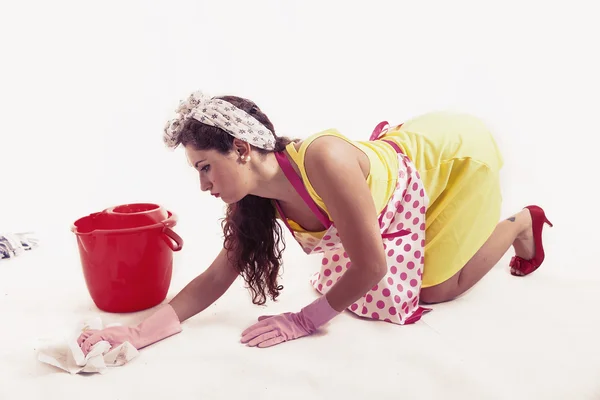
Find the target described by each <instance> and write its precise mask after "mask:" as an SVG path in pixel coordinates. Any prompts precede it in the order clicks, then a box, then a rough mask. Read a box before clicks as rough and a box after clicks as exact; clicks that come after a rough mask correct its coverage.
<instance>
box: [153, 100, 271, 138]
mask: <svg viewBox="0 0 600 400" xmlns="http://www.w3.org/2000/svg"><path fill="white" fill-rule="evenodd" d="M176 113H177V116H176V117H175V118H174V119H172V120H170V121H168V122H167V125H166V126H165V129H164V135H163V141H164V142H165V144H166V145H167V146H169V147H174V146H175V145H176V144H177V143H178V139H179V135H180V133H181V129H182V128H183V126H184V125H185V123H186V121H187V120H188V119H189V118H194V119H195V120H197V121H199V122H201V123H203V124H207V125H212V126H215V127H217V128H221V129H223V130H224V131H225V132H227V133H229V134H230V135H231V136H233V137H235V138H238V139H240V140H243V141H245V142H247V143H250V144H251V145H253V146H256V147H260V148H263V149H265V150H274V149H275V135H273V132H271V131H270V130H269V129H268V128H267V127H266V126H264V125H263V124H261V123H260V122H259V121H258V120H256V119H255V118H254V117H253V116H252V115H250V114H248V113H246V112H245V111H243V110H240V109H239V108H237V107H235V106H234V105H233V104H231V103H229V102H227V101H225V100H221V99H216V98H211V97H209V96H207V95H205V94H204V93H202V92H200V91H197V92H194V93H192V94H191V95H190V96H189V97H188V98H187V100H185V101H182V102H181V103H180V104H179V108H177V110H176Z"/></svg>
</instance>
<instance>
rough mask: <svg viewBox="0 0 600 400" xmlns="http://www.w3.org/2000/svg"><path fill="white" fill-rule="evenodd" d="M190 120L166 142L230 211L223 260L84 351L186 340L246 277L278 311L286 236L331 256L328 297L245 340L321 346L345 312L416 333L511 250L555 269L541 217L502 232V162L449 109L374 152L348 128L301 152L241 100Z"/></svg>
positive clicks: (182, 120)
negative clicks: (186, 326) (308, 340)
mask: <svg viewBox="0 0 600 400" xmlns="http://www.w3.org/2000/svg"><path fill="white" fill-rule="evenodd" d="M177 113H178V114H177V117H176V118H175V119H173V120H171V121H169V123H168V124H167V127H166V128H165V137H164V140H165V143H166V144H167V145H168V146H170V147H173V148H174V147H177V146H178V145H180V144H181V145H183V147H184V148H185V152H186V155H187V158H188V160H189V162H190V164H191V165H192V166H193V167H194V168H195V169H196V170H197V171H198V174H199V177H200V184H201V189H202V190H203V191H208V192H210V193H211V194H212V195H214V196H217V197H219V198H221V199H223V201H224V202H225V203H227V205H228V206H227V215H226V219H225V224H224V234H225V241H224V246H223V249H222V250H221V251H220V253H219V254H218V255H217V257H216V259H215V260H214V262H213V263H212V264H211V265H210V267H209V268H208V269H206V271H204V272H203V273H202V274H200V275H199V276H198V277H197V278H195V279H194V280H192V282H190V283H189V284H188V285H187V286H186V287H185V288H184V289H183V290H182V291H181V292H180V293H179V294H178V295H177V296H175V298H173V300H171V302H170V303H169V304H166V305H163V306H160V307H159V308H158V309H157V311H156V312H155V313H154V314H152V315H151V316H150V317H149V318H147V319H146V320H144V321H142V322H140V324H139V325H137V326H132V327H110V328H106V329H103V330H100V331H93V330H90V331H85V332H83V333H82V334H81V336H80V337H79V340H78V341H79V344H80V346H81V347H82V349H83V351H84V353H87V352H89V350H90V348H91V346H93V345H94V344H95V343H97V342H98V341H101V340H106V341H108V342H110V343H111V344H112V345H113V346H114V345H118V344H120V343H122V342H125V341H129V342H130V343H132V344H133V345H134V346H135V347H136V348H138V349H140V348H142V347H145V346H147V345H149V344H152V343H155V342H157V341H159V340H162V339H164V338H167V337H169V336H171V335H173V334H176V333H178V332H181V330H182V328H181V323H182V322H183V321H185V320H186V319H188V318H190V317H192V316H194V315H196V314H198V313H199V312H201V311H203V310H204V309H206V308H207V307H208V306H210V305H211V304H212V303H213V302H214V301H216V300H217V299H218V298H219V297H220V296H222V295H223V294H224V293H225V292H226V290H227V289H228V288H229V287H230V286H231V284H232V283H233V282H234V280H235V279H236V278H237V277H238V276H242V277H243V279H244V280H245V282H246V283H247V285H248V287H249V289H250V291H251V293H252V299H253V302H254V303H255V304H264V303H265V302H266V299H267V297H270V298H271V299H273V300H275V299H276V298H277V297H278V296H279V294H280V293H279V292H280V290H281V287H280V286H279V285H278V284H277V278H278V274H279V269H280V265H281V255H282V247H281V244H282V243H281V239H282V235H283V232H282V225H283V226H285V227H287V229H289V230H290V231H291V233H292V234H293V236H294V237H295V238H296V240H297V241H298V243H299V244H300V245H301V246H302V248H303V249H304V251H305V252H306V253H307V254H313V253H322V254H323V259H322V267H321V269H320V271H318V272H316V273H315V274H314V276H313V277H312V278H311V283H312V285H313V286H314V287H315V289H316V290H317V291H318V292H319V293H321V294H322V296H320V297H319V298H318V299H317V300H315V301H314V302H312V303H311V304H308V305H306V306H305V307H303V308H302V309H301V310H299V311H297V312H287V313H283V314H280V315H275V316H270V317H261V318H259V321H258V322H257V323H255V324H254V325H252V326H250V327H248V328H247V329H246V330H244V331H243V332H242V333H241V341H242V342H243V343H247V344H248V345H250V346H258V347H269V346H272V345H275V344H278V343H282V342H284V341H288V340H292V339H297V338H300V337H303V336H307V335H310V334H312V333H314V332H315V331H316V330H317V329H318V328H319V327H320V326H322V325H323V324H325V323H327V322H328V321H330V320H331V319H333V318H335V316H336V315H338V314H339V313H340V312H342V311H344V310H348V311H350V312H352V313H355V314H356V315H358V316H360V317H364V318H369V319H375V320H382V321H386V322H391V323H395V324H399V325H404V324H411V323H414V322H416V321H418V320H419V319H420V318H421V316H422V314H423V313H424V312H427V311H428V310H429V308H426V307H423V304H424V303H438V302H444V301H449V300H452V299H454V298H456V297H457V296H459V295H461V294H462V293H464V292H465V291H466V290H468V289H469V288H471V287H472V286H473V285H474V284H475V283H477V282H478V281H479V280H480V279H481V278H482V277H483V276H484V275H485V274H486V273H487V272H488V271H489V270H490V269H491V268H492V267H493V266H494V265H495V264H496V263H497V262H498V260H500V258H501V257H502V256H503V255H504V254H505V253H506V251H507V250H508V249H509V248H510V247H511V246H512V247H513V248H514V250H515V256H514V257H513V258H512V259H511V262H510V266H511V273H512V274H513V275H515V276H524V275H527V274H529V273H531V272H533V271H534V270H536V269H537V268H538V267H539V266H540V264H541V263H542V261H543V260H544V249H543V246H542V241H541V232H542V227H543V225H544V223H549V221H548V220H547V219H546V217H545V214H544V212H543V210H542V209H541V208H539V207H537V206H528V207H526V208H524V209H523V210H521V211H519V212H517V213H516V214H514V215H513V216H511V217H510V218H508V219H506V220H503V221H501V222H499V223H498V221H499V219H500V206H501V193H500V182H499V171H500V168H501V166H502V156H501V155H500V153H499V150H498V148H497V146H496V143H495V141H494V139H493V137H492V135H491V134H490V132H489V131H488V130H487V129H486V127H485V126H484V124H483V123H481V122H480V121H479V120H478V119H476V118H474V117H472V116H468V115H461V114H451V113H443V112H438V113H429V114H426V115H422V116H419V117H417V118H414V119H412V120H410V121H407V122H406V123H404V124H401V125H397V126H395V127H389V126H388V125H387V123H382V124H380V125H378V126H377V127H376V128H375V130H374V132H373V133H372V135H371V137H370V138H369V140H364V141H354V140H350V139H348V138H346V137H345V136H344V135H342V134H340V133H339V132H337V131H335V130H326V131H323V132H320V133H317V134H314V135H312V136H310V137H309V138H307V139H306V140H303V141H300V140H295V141H292V140H289V139H287V138H285V137H278V136H277V135H276V134H275V130H274V128H273V124H272V123H271V122H270V120H269V119H268V117H267V116H266V115H265V114H264V113H263V112H262V111H261V110H260V109H259V108H258V107H257V106H256V104H254V103H253V102H251V101H249V100H246V99H242V98H239V97H235V96H224V97H215V98H209V97H206V96H204V95H203V94H202V93H200V92H196V93H193V94H192V95H191V96H190V97H189V98H188V99H187V100H186V101H184V102H182V103H181V104H180V107H179V109H178V110H177ZM277 219H280V220H281V221H282V224H280V223H279V222H278V221H277Z"/></svg>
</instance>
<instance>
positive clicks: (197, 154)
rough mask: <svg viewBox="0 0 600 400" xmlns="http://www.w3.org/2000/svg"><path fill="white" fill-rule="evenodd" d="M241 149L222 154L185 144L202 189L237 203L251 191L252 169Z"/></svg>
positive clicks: (226, 200) (226, 201)
mask: <svg viewBox="0 0 600 400" xmlns="http://www.w3.org/2000/svg"><path fill="white" fill-rule="evenodd" d="M239 151H240V149H235V148H234V150H233V151H231V152H230V153H229V154H222V153H219V152H218V151H216V150H198V149H196V148H194V147H193V146H191V145H188V146H185V153H186V156H187V158H188V161H189V163H190V164H191V166H192V167H193V168H194V169H196V170H197V171H198V174H199V176H200V189H201V190H202V191H207V192H210V194H211V195H213V196H215V197H217V198H220V199H222V200H223V201H224V202H225V203H227V204H232V203H236V202H238V201H239V200H241V199H242V198H244V197H245V196H246V195H247V194H248V193H249V188H250V169H249V168H248V167H247V166H246V163H244V162H243V161H242V156H241V155H240V152H239ZM242 152H243V149H242Z"/></svg>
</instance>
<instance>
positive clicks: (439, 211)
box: [286, 112, 503, 287]
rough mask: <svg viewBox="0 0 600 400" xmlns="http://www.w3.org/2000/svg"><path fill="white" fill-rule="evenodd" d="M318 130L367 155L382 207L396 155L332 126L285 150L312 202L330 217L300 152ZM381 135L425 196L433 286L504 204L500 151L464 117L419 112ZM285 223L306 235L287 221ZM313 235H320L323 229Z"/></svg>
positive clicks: (478, 242) (476, 243)
mask: <svg viewBox="0 0 600 400" xmlns="http://www.w3.org/2000/svg"><path fill="white" fill-rule="evenodd" d="M324 135H332V136H337V137H339V138H341V139H343V140H346V141H348V142H349V143H351V144H353V145H354V146H356V147H357V148H359V149H360V150H362V151H363V152H364V153H365V154H366V155H367V156H368V157H369V161H370V164H371V169H370V173H369V176H368V177H367V184H368V186H369V188H370V190H371V193H372V195H373V200H374V202H375V206H376V208H377V210H378V211H379V212H380V211H382V210H383V208H384V207H385V205H386V204H387V202H388V200H389V198H390V196H391V195H392V193H393V191H394V189H395V187H396V180H397V175H398V158H397V154H396V152H395V151H394V150H393V149H392V148H391V146H389V145H388V144H385V143H383V142H380V141H368V140H365V141H353V140H350V139H348V138H347V137H345V136H343V135H342V134H340V133H339V132H338V131H336V130H333V129H331V130H326V131H323V132H319V133H317V134H314V135H312V136H310V137H309V138H307V139H306V140H304V141H303V142H302V144H301V146H300V148H299V149H298V151H296V149H295V147H294V144H293V143H290V144H289V145H288V146H287V148H286V149H287V151H288V153H289V155H290V157H291V158H292V160H293V161H294V162H295V163H296V165H297V166H298V168H299V170H300V172H301V175H302V176H301V177H302V181H303V183H304V185H305V186H306V189H307V191H308V193H309V195H310V196H311V197H312V199H313V200H314V201H315V203H316V204H317V205H318V206H319V207H320V208H321V209H323V210H324V211H325V212H326V213H327V214H328V215H329V213H328V211H327V207H326V206H325V204H324V202H323V200H322V199H321V198H320V196H319V195H318V194H317V193H316V192H315V190H314V188H313V187H312V185H311V184H310V181H309V179H308V177H307V175H306V170H305V168H304V155H305V153H306V149H307V148H308V146H309V145H310V144H311V143H312V142H313V141H314V140H315V139H317V138H319V137H321V136H324ZM384 138H385V139H387V140H393V141H395V142H396V143H397V144H398V145H399V146H400V148H401V149H402V151H403V152H404V153H405V154H406V155H407V156H408V157H409V158H410V159H411V161H412V162H413V163H414V164H415V166H416V168H417V170H418V171H419V174H420V175H421V179H422V181H423V185H424V187H425V191H426V193H427V195H428V196H429V207H428V209H427V213H426V232H425V235H426V241H425V264H424V268H423V276H422V279H423V283H422V287H430V286H435V285H437V284H440V283H442V282H444V281H446V280H447V279H449V278H451V277H452V276H453V275H455V274H456V273H457V272H458V271H459V270H460V269H461V268H462V267H463V266H464V265H465V264H466V263H467V262H468V261H469V259H470V258H471V257H472V256H473V255H474V254H475V253H476V252H477V250H479V248H481V246H482V245H483V243H484V242H485V241H486V240H487V238H488V237H489V236H490V235H491V233H492V231H493V230H494V228H495V227H496V224H497V223H498V221H499V219H500V207H501V202H502V195H501V191H500V179H499V172H500V169H501V167H502V164H503V159H502V155H501V154H500V151H499V149H498V146H497V145H496V142H495V140H494V138H493V137H492V134H491V133H490V131H489V130H488V128H487V127H486V126H485V124H484V123H483V122H482V121H481V120H479V119H477V118H475V117H473V116H471V115H466V114H457V113H450V112H432V113H428V114H425V115H421V116H418V117H416V118H413V119H411V120H409V121H407V122H405V123H403V124H402V125H401V126H396V127H394V128H391V129H389V130H388V132H387V133H386V134H385V135H384ZM330 219H331V218H330ZM288 224H289V225H290V227H291V228H292V229H293V230H295V231H301V232H306V231H304V230H303V229H302V228H301V227H300V226H299V225H298V224H297V223H295V222H294V221H292V220H289V219H288ZM313 234H314V236H316V237H320V236H321V235H322V234H323V232H313Z"/></svg>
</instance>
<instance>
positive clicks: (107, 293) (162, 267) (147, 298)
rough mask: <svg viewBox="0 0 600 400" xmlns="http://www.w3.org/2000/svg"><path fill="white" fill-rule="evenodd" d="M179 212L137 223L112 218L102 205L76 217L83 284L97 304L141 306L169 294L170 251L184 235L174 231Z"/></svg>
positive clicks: (118, 308) (113, 308)
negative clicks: (78, 217)
mask: <svg viewBox="0 0 600 400" xmlns="http://www.w3.org/2000/svg"><path fill="white" fill-rule="evenodd" d="M176 223H177V216H176V215H175V214H173V213H172V212H170V211H167V218H166V219H164V220H162V221H160V222H149V223H146V224H140V225H139V226H133V227H132V225H131V220H128V219H123V218H111V216H110V214H107V213H106V211H104V212H100V213H94V214H91V215H88V216H86V217H83V218H80V219H78V220H77V221H75V223H74V224H73V226H72V227H71V230H72V231H73V232H74V233H75V235H76V237H77V246H78V248H79V255H80V259H81V265H82V267H83V275H84V278H85V282H86V285H87V289H88V291H89V293H90V296H91V297H92V300H93V301H94V303H95V304H96V306H97V307H98V308H99V309H101V310H104V311H107V312H115V313H123V312H133V311H140V310H145V309H148V308H151V307H154V306H156V305H158V304H160V303H161V302H162V301H163V300H164V299H165V298H166V296H167V292H168V290H169V286H170V284H171V275H172V271H173V252H175V251H179V250H181V248H182V246H183V239H181V237H180V236H179V235H177V234H176V233H175V232H174V231H173V229H172V228H173V227H174V226H175V225H176Z"/></svg>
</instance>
